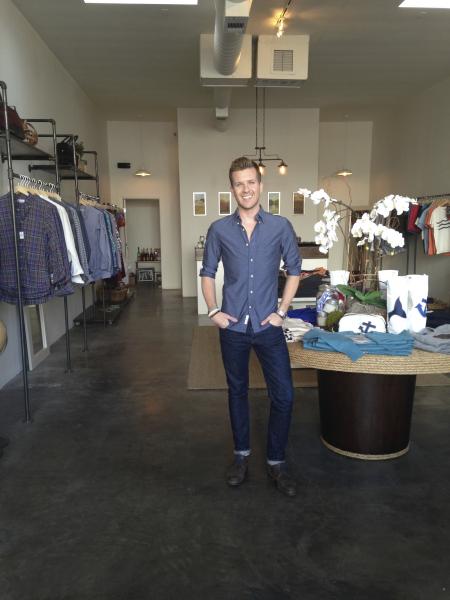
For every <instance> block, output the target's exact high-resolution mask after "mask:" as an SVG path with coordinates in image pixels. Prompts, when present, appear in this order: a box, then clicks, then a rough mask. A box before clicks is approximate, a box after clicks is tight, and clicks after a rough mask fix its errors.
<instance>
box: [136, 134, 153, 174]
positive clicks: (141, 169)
mask: <svg viewBox="0 0 450 600" xmlns="http://www.w3.org/2000/svg"><path fill="white" fill-rule="evenodd" d="M138 127H139V124H138ZM139 139H140V148H141V159H142V160H143V159H144V136H143V132H142V126H141V127H139ZM150 175H151V173H150V171H148V170H147V169H146V168H145V167H144V166H143V163H141V166H140V167H139V169H138V170H137V171H136V172H135V173H134V176H135V177H150Z"/></svg>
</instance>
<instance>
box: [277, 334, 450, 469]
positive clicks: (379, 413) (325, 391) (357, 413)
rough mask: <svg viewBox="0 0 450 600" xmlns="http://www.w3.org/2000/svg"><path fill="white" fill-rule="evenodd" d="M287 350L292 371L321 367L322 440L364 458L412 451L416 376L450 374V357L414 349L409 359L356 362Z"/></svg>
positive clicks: (296, 345) (331, 354)
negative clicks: (412, 418) (410, 443)
mask: <svg viewBox="0 0 450 600" xmlns="http://www.w3.org/2000/svg"><path fill="white" fill-rule="evenodd" d="M288 346H289V354H290V358H291V366H292V367H293V368H300V367H303V368H310V369H317V375H318V384H319V406H320V425H321V439H322V442H323V443H324V444H325V446H326V447H327V448H329V449H330V450H332V451H333V452H337V453H338V454H343V455H345V456H349V457H351V458H359V459H363V460H386V459H390V458H397V457H399V456H402V455H403V454H405V453H406V452H408V449H409V439H410V429H411V416H412V408H413V402H414V392H415V384H416V375H418V374H424V373H449V372H450V355H448V354H438V353H433V352H425V351H423V350H416V349H414V350H413V352H412V354H411V355H410V356H377V355H373V354H372V355H365V356H363V357H362V358H360V359H359V360H357V361H355V362H353V361H351V360H350V358H348V357H347V356H345V355H344V354H341V353H338V352H321V351H317V350H305V349H304V348H303V345H302V344H301V343H294V344H288ZM449 381H450V380H449Z"/></svg>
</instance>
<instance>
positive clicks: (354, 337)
mask: <svg viewBox="0 0 450 600" xmlns="http://www.w3.org/2000/svg"><path fill="white" fill-rule="evenodd" d="M413 342H414V339H413V337H412V336H411V334H410V333H409V331H403V332H402V333H399V334H392V333H380V332H373V333H352V332H351V331H345V332H342V333H330V332H329V331H324V330H323V329H319V328H318V327H315V328H314V329H311V330H310V331H308V332H306V333H305V335H304V336H303V346H304V347H305V348H307V349H309V350H319V351H322V352H342V353H343V354H346V355H347V356H348V357H349V358H351V360H353V361H355V360H358V358H361V356H364V354H384V355H387V356H409V355H410V354H411V352H412V348H413Z"/></svg>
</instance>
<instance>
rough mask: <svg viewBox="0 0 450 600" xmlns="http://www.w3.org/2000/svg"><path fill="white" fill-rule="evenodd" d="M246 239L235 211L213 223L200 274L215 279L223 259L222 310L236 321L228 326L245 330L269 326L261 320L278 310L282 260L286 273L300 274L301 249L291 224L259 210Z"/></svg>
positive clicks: (260, 329) (245, 233)
mask: <svg viewBox="0 0 450 600" xmlns="http://www.w3.org/2000/svg"><path fill="white" fill-rule="evenodd" d="M256 221H257V223H256V226H255V228H254V230H253V233H252V236H251V238H250V241H249V240H248V237H247V232H246V231H245V229H244V227H243V226H242V223H241V219H240V217H239V213H238V211H237V210H236V212H235V213H234V214H232V215H229V216H227V217H224V218H223V219H219V220H218V221H215V222H214V223H212V224H211V226H210V227H209V230H208V234H207V236H206V244H205V252H204V255H203V267H202V269H201V271H200V277H211V278H213V279H214V278H215V276H216V271H217V266H218V264H219V261H220V260H222V262H223V268H224V285H223V300H222V310H223V311H224V312H226V313H228V314H229V315H231V316H232V317H235V318H236V319H238V322H237V323H230V326H229V329H232V330H234V331H241V332H245V331H246V329H247V325H248V321H249V320H250V322H251V324H252V328H253V331H255V332H258V331H262V330H263V329H267V328H268V327H270V325H269V324H267V325H264V326H262V325H261V321H263V320H264V319H265V318H266V317H268V316H269V315H270V313H272V312H275V311H276V310H277V303H278V272H279V269H280V261H281V258H283V261H284V265H285V268H286V269H287V273H288V275H300V266H301V261H300V253H299V248H298V245H297V238H296V235H295V231H294V228H293V227H292V225H291V223H290V222H289V221H288V220H287V219H286V218H284V217H280V216H278V215H272V214H270V213H268V212H266V211H264V210H263V209H262V208H260V210H259V212H258V214H257V215H256Z"/></svg>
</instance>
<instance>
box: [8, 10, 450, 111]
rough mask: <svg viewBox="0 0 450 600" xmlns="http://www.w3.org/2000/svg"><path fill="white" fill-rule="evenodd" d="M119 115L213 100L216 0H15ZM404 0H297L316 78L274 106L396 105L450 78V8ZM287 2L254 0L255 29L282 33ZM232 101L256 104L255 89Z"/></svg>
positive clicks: (296, 28) (271, 99)
mask: <svg viewBox="0 0 450 600" xmlns="http://www.w3.org/2000/svg"><path fill="white" fill-rule="evenodd" d="M14 2H15V4H16V6H17V7H18V8H19V9H20V10H21V12H22V13H23V14H24V16H25V17H26V18H27V19H28V21H29V22H30V23H31V24H32V26H33V27H34V28H35V29H36V30H37V31H38V33H39V34H40V36H41V37H42V38H43V40H44V41H45V42H46V44H47V45H48V46H49V47H50V48H51V50H53V52H54V53H55V54H56V56H58V58H59V59H60V60H61V62H62V63H63V64H64V65H65V67H66V68H67V70H68V71H69V72H70V73H71V74H72V76H73V77H74V78H75V79H76V80H77V81H78V83H79V84H80V85H81V87H82V88H83V89H84V90H85V92H86V93H87V94H88V95H89V97H90V98H91V99H92V100H93V101H94V102H95V103H96V104H97V105H98V106H99V107H100V108H101V110H102V112H103V113H104V114H105V115H106V116H107V117H108V118H110V119H135V118H142V117H144V118H158V117H160V118H164V117H170V116H173V115H174V114H175V109H176V108H177V107H210V106H211V107H212V105H213V99H212V94H213V92H212V90H210V89H207V88H203V87H202V86H201V85H200V83H199V36H200V33H212V32H213V30H214V1H213V0H199V4H198V6H170V7H167V8H165V9H164V8H163V7H161V6H136V5H134V6H133V5H129V6H117V5H110V6H108V5H93V4H90V5H87V4H84V2H83V0H38V1H36V0H14ZM399 3H400V0H316V1H313V0H292V4H291V8H290V9H289V11H288V13H287V17H288V21H287V30H286V32H287V33H289V34H295V33H309V34H310V36H311V40H310V65H309V79H308V81H306V82H305V83H304V84H303V86H302V88H301V89H297V90H286V89H271V90H269V91H268V95H267V105H268V106H269V107H270V106H273V107H296V106H302V107H313V106H320V107H336V106H346V107H352V106H353V107H357V106H367V105H380V104H383V105H392V104H397V103H399V102H402V101H403V100H404V99H405V98H406V97H407V96H408V95H411V94H415V93H417V92H418V91H419V90H421V89H423V88H425V87H428V86H430V85H432V84H433V83H435V82H438V81H440V80H442V79H444V78H445V77H447V76H450V10H447V11H445V10H429V11H423V10H419V9H415V10H414V9H412V10H409V9H399V8H398V4H399ZM282 8H283V3H281V2H275V1H274V0H253V6H252V10H251V14H250V21H249V26H248V28H247V33H250V34H252V35H254V36H257V35H259V34H269V33H272V32H274V31H275V28H274V25H273V23H274V17H275V15H276V14H277V13H279V12H280V10H281V9H282ZM232 106H239V107H253V106H254V90H253V88H242V89H236V90H234V91H233V95H232Z"/></svg>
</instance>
